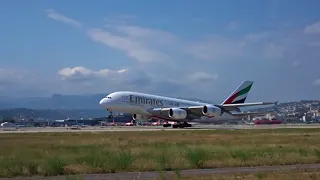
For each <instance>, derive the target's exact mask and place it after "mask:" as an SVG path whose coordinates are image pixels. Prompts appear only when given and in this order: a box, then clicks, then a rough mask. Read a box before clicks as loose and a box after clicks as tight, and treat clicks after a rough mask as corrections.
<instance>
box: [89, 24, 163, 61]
mask: <svg viewBox="0 0 320 180" xmlns="http://www.w3.org/2000/svg"><path fill="white" fill-rule="evenodd" d="M88 35H89V37H90V38H91V39H92V40H94V41H96V42H100V43H103V44H104V45H107V46H109V47H112V48H116V49H119V50H121V51H123V52H125V53H126V54H127V55H128V56H129V57H132V58H134V59H136V60H137V61H139V62H150V61H163V60H167V59H168V56H167V55H166V54H164V53H162V52H161V51H158V50H156V49H152V48H151V47H150V46H148V45H147V44H146V43H144V42H142V41H139V40H136V39H133V38H131V37H128V36H120V35H115V34H113V33H111V32H108V31H104V30H102V29H90V30H89V31H88Z"/></svg>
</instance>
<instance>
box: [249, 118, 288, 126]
mask: <svg viewBox="0 0 320 180" xmlns="http://www.w3.org/2000/svg"><path fill="white" fill-rule="evenodd" d="M281 123H282V121H281V120H269V119H263V120H255V121H254V124H255V125H258V124H281Z"/></svg>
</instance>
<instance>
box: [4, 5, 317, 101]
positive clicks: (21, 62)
mask: <svg viewBox="0 0 320 180" xmlns="http://www.w3.org/2000/svg"><path fill="white" fill-rule="evenodd" d="M199 2H201V3H199ZM319 6H320V2H319V1H317V0H310V1H308V3H306V2H305V1H302V0H300V1H298V0H290V1H289V0H282V1H276V0H270V1H267V0H263V1H262V0H261V1H256V0H246V1H231V0H221V1H218V0H216V1H214V0H202V1H191V0H183V1H182V0H176V1H165V0H162V1H160V0H153V1H150V0H138V1H132V0H117V1H115V0H114V1H111V0H96V1H92V2H90V3H89V2H88V1H83V0H82V1H75V0H73V1H68V3H66V1H62V0H51V1H49V0H48V1H35V0H30V1H17V0H10V1H9V0H6V1H3V2H2V4H1V6H0V11H1V12H2V16H1V17H0V23H1V26H0V32H1V33H0V40H1V42H2V43H1V44H0V59H1V60H0V84H1V86H0V93H1V94H2V95H5V96H22V97H23V96H48V95H51V94H53V93H62V94H87V93H89V94H92V93H107V92H111V91H117V90H134V91H140V92H145V93H154V94H160V95H167V96H180V97H181V96H185V97H195V98H207V99H210V100H216V101H222V100H224V98H225V97H226V96H227V95H229V93H231V91H232V90H233V89H234V88H235V87H236V86H238V85H239V84H240V83H241V82H242V81H244V80H254V81H255V83H254V85H253V89H252V92H251V93H250V94H249V97H248V101H250V100H252V101H253V100H280V101H291V100H300V99H319V97H320V71H319V67H320V59H319V58H320V11H319V10H318V8H317V7H319Z"/></svg>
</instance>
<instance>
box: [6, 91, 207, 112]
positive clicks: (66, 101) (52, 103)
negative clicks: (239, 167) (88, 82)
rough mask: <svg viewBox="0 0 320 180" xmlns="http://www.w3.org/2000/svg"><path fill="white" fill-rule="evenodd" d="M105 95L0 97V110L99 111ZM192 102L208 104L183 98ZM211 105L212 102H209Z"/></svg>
mask: <svg viewBox="0 0 320 180" xmlns="http://www.w3.org/2000/svg"><path fill="white" fill-rule="evenodd" d="M105 96H106V94H91V95H62V94H53V95H52V96H51V97H34V98H14V97H0V109H8V108H29V109H73V110H76V109H101V106H100V105H99V101H100V99H102V98H103V97H105ZM181 98H182V99H188V100H192V101H200V102H205V103H210V101H205V100H201V99H197V98H185V97H181ZM211 103H212V102H211Z"/></svg>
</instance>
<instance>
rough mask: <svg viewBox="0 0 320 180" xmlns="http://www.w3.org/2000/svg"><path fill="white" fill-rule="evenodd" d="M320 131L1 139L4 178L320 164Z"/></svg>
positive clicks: (5, 136)
mask: <svg viewBox="0 0 320 180" xmlns="http://www.w3.org/2000/svg"><path fill="white" fill-rule="evenodd" d="M319 135H320V129H274V130H271V129H270V130H235V131H230V130H206V131H199V130H197V131H192V130H186V131H158V132H105V133H26V134H20V133H17V134H14V133H8V134H0V142H1V147H0V176H1V177H12V176H20V175H35V174H40V175H46V176H50V175H58V174H74V173H108V172H120V171H150V170H175V169H190V168H213V167H233V166H258V165H283V164H296V163H318V162H320V141H319Z"/></svg>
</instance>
